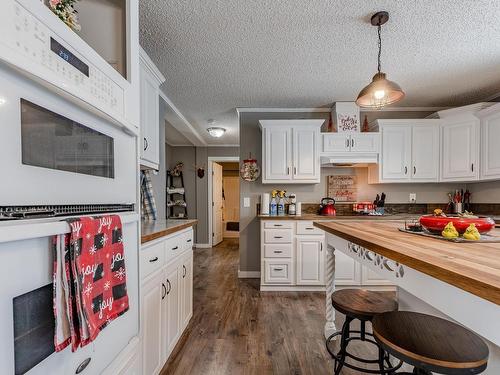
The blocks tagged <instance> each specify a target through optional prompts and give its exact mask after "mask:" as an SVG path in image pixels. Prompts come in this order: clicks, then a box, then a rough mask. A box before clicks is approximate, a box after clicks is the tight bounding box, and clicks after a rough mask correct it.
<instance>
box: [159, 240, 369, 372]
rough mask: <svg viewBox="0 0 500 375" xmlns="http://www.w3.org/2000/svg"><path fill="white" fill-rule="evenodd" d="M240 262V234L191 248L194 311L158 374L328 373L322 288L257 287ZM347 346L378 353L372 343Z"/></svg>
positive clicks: (330, 368) (355, 350) (357, 351)
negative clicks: (240, 268)
mask: <svg viewBox="0 0 500 375" xmlns="http://www.w3.org/2000/svg"><path fill="white" fill-rule="evenodd" d="M238 263H239V251H238V240H237V239H231V240H225V241H224V242H223V243H222V244H220V245H219V246H217V247H213V248H211V249H195V250H194V302H193V310H194V311H193V317H192V319H191V321H190V323H189V325H188V327H187V329H186V331H185V332H184V334H183V336H182V337H181V339H180V340H179V342H178V344H177V346H176V347H175V349H174V352H173V353H172V355H171V356H170V359H169V361H168V362H167V363H166V364H165V366H164V368H163V370H162V372H161V375H167V374H176V375H181V374H182V375H185V374H193V375H197V374H204V375H205V374H217V375H219V374H231V375H237V374H245V375H246V374H249V375H251V374H252V375H253V374H256V375H257V374H258V375H261V374H297V375H299V374H304V375H306V374H311V375H313V374H314V375H318V374H332V373H333V360H332V359H331V358H330V355H329V354H328V352H327V351H326V348H325V340H324V337H323V328H324V323H325V295H324V293H309V292H300V293H298V292H263V293H261V292H260V291H259V284H260V280H258V279H238V275H237V274H238ZM337 316H338V319H337V324H338V327H340V326H341V324H342V321H343V318H342V315H341V314H337ZM352 351H353V353H354V354H357V355H365V356H366V355H368V356H370V357H372V358H375V357H376V352H375V351H374V350H373V348H372V347H371V346H369V344H363V343H359V344H358V343H353V344H352ZM342 374H345V375H354V374H358V372H355V371H351V370H349V369H345V370H343V372H342Z"/></svg>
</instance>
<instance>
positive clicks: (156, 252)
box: [140, 241, 165, 278]
mask: <svg viewBox="0 0 500 375" xmlns="http://www.w3.org/2000/svg"><path fill="white" fill-rule="evenodd" d="M140 264H141V278H145V277H146V276H148V275H150V274H152V273H153V272H154V271H156V270H159V269H160V268H161V267H162V266H163V265H164V264H165V242H164V241H162V242H158V243H156V244H154V245H152V246H148V247H146V248H141V252H140Z"/></svg>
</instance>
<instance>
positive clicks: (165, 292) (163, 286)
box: [161, 283, 167, 300]
mask: <svg viewBox="0 0 500 375" xmlns="http://www.w3.org/2000/svg"><path fill="white" fill-rule="evenodd" d="M161 289H162V292H161V299H162V300H164V299H165V296H166V295H167V288H166V287H165V284H163V283H161Z"/></svg>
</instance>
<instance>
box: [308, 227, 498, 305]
mask: <svg viewBox="0 0 500 375" xmlns="http://www.w3.org/2000/svg"><path fill="white" fill-rule="evenodd" d="M314 225H315V226H316V227H318V228H320V229H323V230H324V231H326V232H327V233H331V234H334V235H336V236H338V237H341V238H344V239H346V240H348V241H351V242H354V243H356V244H358V245H361V246H363V247H365V248H367V249H369V250H372V251H374V252H376V253H378V254H380V255H383V256H385V257H387V258H390V259H392V260H394V261H396V262H399V263H401V264H404V265H406V266H408V267H411V268H413V269H415V270H417V271H420V272H422V273H424V274H427V275H429V276H432V277H434V278H436V279H439V280H441V281H444V282H446V283H448V284H451V285H453V286H456V287H457V288H460V289H462V290H465V291H467V292H469V293H472V294H474V295H476V296H478V297H481V298H484V299H486V300H488V301H491V302H493V303H496V304H497V305H500V243H454V242H448V241H444V240H439V239H435V238H428V237H423V236H417V235H413V234H408V233H403V232H400V231H398V228H402V227H404V221H361V220H352V221H331V222H315V223H314ZM492 234H495V235H499V236H500V229H493V231H492Z"/></svg>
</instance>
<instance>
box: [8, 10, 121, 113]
mask: <svg viewBox="0 0 500 375" xmlns="http://www.w3.org/2000/svg"><path fill="white" fill-rule="evenodd" d="M10 3H11V4H12V7H13V12H11V17H8V18H7V17H5V18H4V17H1V16H0V32H1V33H2V35H3V36H4V37H2V38H1V40H0V43H3V44H4V45H5V46H6V47H8V49H9V50H8V51H7V50H5V49H4V52H0V58H1V57H4V56H2V54H4V53H8V54H12V56H7V57H10V59H9V58H7V59H6V60H7V61H9V60H11V61H9V62H11V63H13V64H14V65H17V66H18V67H21V68H22V69H24V70H28V71H29V72H30V73H33V74H35V75H37V76H39V77H40V78H42V79H44V80H46V81H49V82H50V83H52V84H54V85H56V86H57V87H59V88H60V89H62V90H64V91H67V92H70V93H71V94H72V95H74V96H77V97H79V98H81V99H83V100H84V101H86V102H87V103H89V104H91V105H93V106H95V107H97V108H98V109H100V110H102V111H103V112H105V113H108V114H110V115H111V116H112V117H115V118H117V119H118V120H121V119H123V118H124V110H125V104H124V101H125V92H124V89H123V88H122V87H121V86H120V85H119V84H117V83H116V82H115V81H114V80H113V79H111V78H110V77H109V76H108V75H106V74H105V73H103V72H102V71H101V70H100V69H98V68H97V67H96V66H95V65H94V64H92V63H91V62H89V61H88V59H86V58H85V57H84V56H81V54H79V53H78V52H77V51H75V50H74V49H73V48H72V47H71V46H70V45H68V44H67V43H65V41H64V40H63V39H62V38H61V37H60V36H58V35H56V34H55V33H54V32H53V31H52V30H51V29H50V28H49V27H48V26H46V25H45V24H44V23H42V22H41V21H40V20H39V19H38V18H37V17H36V16H35V15H33V14H32V13H31V12H30V11H29V10H27V9H26V8H25V7H23V6H22V5H21V4H20V3H18V2H16V1H11V2H10ZM5 13H7V12H5ZM5 13H4V16H5V15H6V14H5ZM65 27H66V26H65ZM68 31H70V32H73V31H71V30H69V28H68ZM7 36H8V37H7ZM0 49H3V48H1V47H0ZM20 56H22V59H23V61H24V62H23V61H19V57H20Z"/></svg>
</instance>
